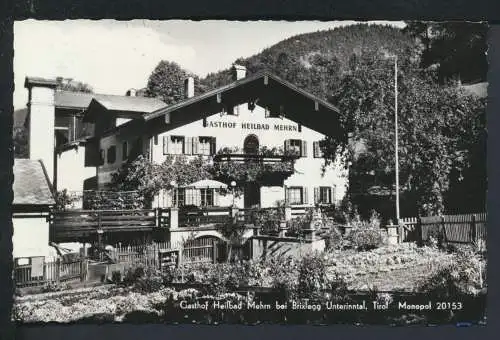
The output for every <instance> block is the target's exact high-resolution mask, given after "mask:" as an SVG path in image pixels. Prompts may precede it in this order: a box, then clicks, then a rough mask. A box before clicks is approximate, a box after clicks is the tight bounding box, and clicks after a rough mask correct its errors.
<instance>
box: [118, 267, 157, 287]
mask: <svg viewBox="0 0 500 340" xmlns="http://www.w3.org/2000/svg"><path fill="white" fill-rule="evenodd" d="M163 282H164V280H163V276H162V275H161V273H160V272H159V271H158V270H156V269H155V268H147V267H144V266H143V265H137V266H133V267H131V268H129V269H128V270H127V272H126V273H125V277H124V278H123V283H124V284H125V285H131V286H133V288H134V290H137V291H139V292H141V293H152V292H157V291H159V290H160V289H162V288H163Z"/></svg>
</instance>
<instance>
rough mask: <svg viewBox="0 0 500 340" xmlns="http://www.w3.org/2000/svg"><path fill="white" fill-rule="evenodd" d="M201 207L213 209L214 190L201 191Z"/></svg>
mask: <svg viewBox="0 0 500 340" xmlns="http://www.w3.org/2000/svg"><path fill="white" fill-rule="evenodd" d="M200 195H201V206H202V207H211V206H213V205H214V189H200Z"/></svg>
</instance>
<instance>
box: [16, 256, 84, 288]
mask: <svg viewBox="0 0 500 340" xmlns="http://www.w3.org/2000/svg"><path fill="white" fill-rule="evenodd" d="M86 265H87V261H86V260H75V261H72V262H68V263H65V262H63V261H61V260H60V259H57V260H56V261H50V262H45V260H44V257H32V258H29V259H28V263H26V264H18V263H16V262H15V263H14V271H13V279H14V282H15V286H16V287H18V288H23V287H33V286H41V285H46V284H51V283H54V284H58V283H68V282H72V281H80V280H82V279H83V276H82V275H83V273H85V272H86V270H85V267H86Z"/></svg>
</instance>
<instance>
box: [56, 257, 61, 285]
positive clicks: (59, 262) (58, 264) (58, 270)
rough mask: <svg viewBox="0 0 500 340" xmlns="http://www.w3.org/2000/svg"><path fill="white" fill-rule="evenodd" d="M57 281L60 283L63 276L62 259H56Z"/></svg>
mask: <svg viewBox="0 0 500 340" xmlns="http://www.w3.org/2000/svg"><path fill="white" fill-rule="evenodd" d="M55 274H56V275H55V276H56V283H57V284H59V280H60V276H61V259H60V258H57V259H56V273H55Z"/></svg>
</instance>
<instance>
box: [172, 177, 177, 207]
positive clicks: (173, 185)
mask: <svg viewBox="0 0 500 340" xmlns="http://www.w3.org/2000/svg"><path fill="white" fill-rule="evenodd" d="M170 185H171V186H172V188H173V190H174V198H175V204H174V208H177V207H178V206H179V202H178V200H179V196H178V194H177V183H176V182H175V181H174V180H172V181H171V182H170Z"/></svg>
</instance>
